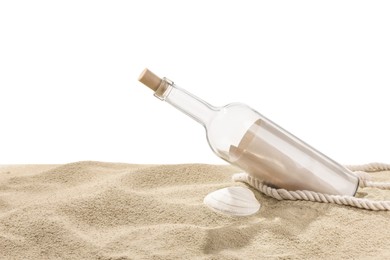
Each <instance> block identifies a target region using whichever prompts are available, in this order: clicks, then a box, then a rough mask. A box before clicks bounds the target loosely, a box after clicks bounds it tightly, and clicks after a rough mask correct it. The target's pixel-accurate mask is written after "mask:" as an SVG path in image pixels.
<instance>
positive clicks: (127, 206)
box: [0, 162, 390, 259]
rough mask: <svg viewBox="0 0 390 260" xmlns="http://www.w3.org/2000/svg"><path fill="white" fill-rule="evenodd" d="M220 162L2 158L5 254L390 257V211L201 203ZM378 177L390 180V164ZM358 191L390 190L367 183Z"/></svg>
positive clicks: (0, 237)
mask: <svg viewBox="0 0 390 260" xmlns="http://www.w3.org/2000/svg"><path fill="white" fill-rule="evenodd" d="M236 172H237V170H236V169H235V168H233V167H231V166H221V165H219V166H217V165H202V164H188V165H134V164H133V165H130V164H118V163H100V162H78V163H71V164H66V165H20V166H2V167H0V258H7V259H47V258H68V259H69V258H79V259H186V258H187V259H192V258H196V259H302V258H312V259H318V258H330V259H341V258H342V259H348V258H350V259H373V258H377V259H386V258H390V233H389V232H387V230H388V229H389V228H390V213H388V212H372V211H366V210H360V209H354V208H351V207H346V206H338V205H330V204H322V203H312V202H292V201H282V202H279V201H277V200H274V199H272V198H268V197H265V196H263V195H262V194H260V193H258V192H255V195H256V197H257V198H258V199H259V201H260V202H261V204H262V208H261V210H260V211H259V212H258V213H257V214H256V215H253V216H250V217H240V218H233V217H228V216H224V215H220V214H217V213H215V212H212V211H211V210H209V209H208V208H207V207H205V206H204V205H203V198H204V196H206V195H207V194H208V193H209V192H211V191H214V190H217V189H220V188H223V187H227V186H233V185H242V186H245V185H244V184H241V183H233V182H232V181H231V175H232V174H233V173H236ZM374 177H375V178H376V179H380V180H387V181H390V172H381V173H375V175H374ZM358 196H359V197H367V198H372V199H390V191H383V190H376V189H364V190H360V192H359V194H358Z"/></svg>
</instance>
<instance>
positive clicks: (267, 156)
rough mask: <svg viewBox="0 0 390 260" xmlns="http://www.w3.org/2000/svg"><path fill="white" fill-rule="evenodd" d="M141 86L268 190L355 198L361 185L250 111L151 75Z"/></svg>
mask: <svg viewBox="0 0 390 260" xmlns="http://www.w3.org/2000/svg"><path fill="white" fill-rule="evenodd" d="M139 81H140V82H142V83H143V84H145V85H146V86H148V87H149V88H151V89H152V90H153V91H155V94H154V95H155V96H156V97H158V98H159V99H161V100H164V101H166V102H168V103H169V104H171V105H173V106H174V107H176V108H177V109H179V110H180V111H182V112H183V113H185V114H187V115H188V116H190V117H191V118H193V119H195V120H196V121H198V122H199V123H200V124H202V125H203V126H204V128H205V129H206V136H207V141H208V143H209V145H210V147H211V149H212V150H213V151H214V152H215V154H217V155H218V156H219V157H220V158H222V159H224V160H225V161H227V162H229V163H231V164H233V165H235V166H237V167H239V168H240V169H242V170H243V171H245V172H247V173H248V174H250V175H251V176H254V177H256V178H258V179H260V180H262V181H263V182H264V183H265V184H267V185H268V186H271V187H274V188H283V189H286V190H290V191H293V190H310V191H316V192H321V193H326V194H334V195H352V196H353V195H355V193H356V190H357V188H358V186H359V179H358V178H357V177H356V176H355V175H354V174H352V172H351V171H350V170H348V169H347V168H345V167H344V166H342V165H340V164H338V163H337V162H335V161H333V160H331V159H330V158H328V157H327V156H325V155H324V154H322V153H320V152H319V151H317V150H315V149H314V148H312V147H311V146H309V145H308V144H306V143H304V142H303V141H301V140H300V139H298V138H297V137H295V136H294V135H292V134H290V133H289V132H287V131H286V130H284V129H282V128H281V127H280V126H278V125H276V124H275V123H273V122H272V121H270V120H269V119H267V118H266V117H264V116H263V115H261V114H260V113H258V112H257V111H255V110H253V109H252V108H250V107H248V106H247V105H245V104H241V103H232V104H228V105H226V106H224V107H214V106H212V105H210V104H208V103H206V102H205V101H203V100H201V99H200V98H198V97H196V96H194V95H192V94H190V93H189V92H187V91H186V90H184V89H181V88H179V87H178V86H177V85H176V84H174V83H173V82H172V81H170V80H168V79H167V78H163V79H161V78H160V77H158V76H156V75H155V74H154V73H152V72H151V71H149V70H148V69H145V70H144V71H143V72H142V74H141V75H140V77H139Z"/></svg>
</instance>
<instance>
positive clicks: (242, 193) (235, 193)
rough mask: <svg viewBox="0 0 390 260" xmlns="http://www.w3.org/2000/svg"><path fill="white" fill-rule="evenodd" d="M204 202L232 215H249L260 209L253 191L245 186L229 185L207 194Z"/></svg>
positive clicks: (213, 208)
mask: <svg viewBox="0 0 390 260" xmlns="http://www.w3.org/2000/svg"><path fill="white" fill-rule="evenodd" d="M203 203H204V204H206V205H207V206H208V207H209V208H211V209H212V210H215V211H217V212H220V213H224V214H228V215H232V216H249V215H252V214H255V213H256V212H257V211H258V210H259V209H260V203H259V202H258V201H257V199H256V198H255V195H254V194H253V192H252V191H251V190H250V189H248V188H244V187H239V186H236V187H227V188H223V189H220V190H216V191H214V192H211V193H209V194H207V196H206V197H205V198H204V200H203Z"/></svg>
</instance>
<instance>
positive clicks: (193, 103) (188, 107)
mask: <svg viewBox="0 0 390 260" xmlns="http://www.w3.org/2000/svg"><path fill="white" fill-rule="evenodd" d="M155 96H156V97H158V98H159V99H161V100H165V101H166V102H168V103H169V104H171V105H172V106H174V107H176V108H177V109H179V110H180V111H182V112H183V113H185V114H186V115H188V116H189V117H192V118H193V119H194V120H195V121H197V122H199V123H200V124H202V125H203V126H204V127H207V126H208V125H209V123H210V121H211V120H212V118H213V117H214V116H215V114H216V112H217V111H218V109H217V108H216V107H214V106H212V105H210V104H208V103H207V102H205V101H203V100H201V99H200V98H198V97H196V96H194V95H192V94H191V93H189V92H187V91H186V90H184V89H181V88H179V87H177V86H176V85H175V84H174V83H173V82H171V81H170V80H168V79H165V78H164V79H163V81H162V83H161V85H160V87H159V89H158V90H157V91H156V93H155Z"/></svg>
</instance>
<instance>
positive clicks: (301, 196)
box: [232, 163, 390, 210]
mask: <svg viewBox="0 0 390 260" xmlns="http://www.w3.org/2000/svg"><path fill="white" fill-rule="evenodd" d="M346 167H347V168H348V169H350V170H351V171H353V172H354V174H356V176H357V177H358V178H359V187H360V188H365V187H372V188H379V189H385V190H386V189H390V183H386V182H383V183H382V182H372V181H370V177H371V176H370V175H369V174H368V172H380V171H389V170H390V164H384V163H370V164H364V165H354V166H350V165H348V166H346ZM232 178H233V181H240V182H244V183H247V184H249V185H250V186H252V187H254V188H256V189H257V190H259V191H260V192H262V193H264V194H265V195H267V196H270V197H272V198H275V199H277V200H305V201H313V202H323V203H335V204H339V205H347V206H352V207H356V208H361V209H368V210H390V201H372V200H369V199H362V198H355V197H353V196H342V195H329V194H324V193H319V192H314V191H308V190H297V191H288V190H286V189H275V188H272V187H269V186H267V185H266V184H264V183H263V182H262V181H261V180H259V179H257V178H255V177H253V176H250V175H249V174H247V173H237V174H234V175H233V177H232Z"/></svg>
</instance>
